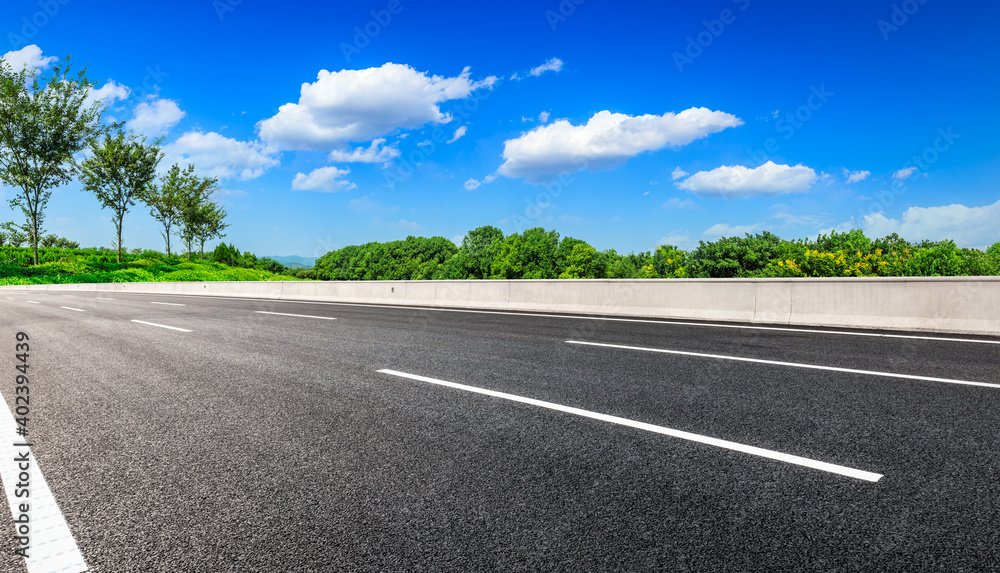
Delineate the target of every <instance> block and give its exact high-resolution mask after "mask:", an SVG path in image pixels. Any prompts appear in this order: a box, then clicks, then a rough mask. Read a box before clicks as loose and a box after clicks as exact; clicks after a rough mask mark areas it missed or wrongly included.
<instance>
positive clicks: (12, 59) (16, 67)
mask: <svg viewBox="0 0 1000 573" xmlns="http://www.w3.org/2000/svg"><path fill="white" fill-rule="evenodd" d="M58 59H59V58H57V57H55V56H43V55H42V49H41V48H39V47H38V46H36V45H35V44H29V45H27V46H25V47H23V48H21V49H20V50H12V51H10V52H7V53H6V54H4V55H3V57H0V60H3V61H4V62H6V63H7V65H9V66H10V68H11V70H13V71H14V72H20V71H21V70H22V69H24V67H25V66H27V67H29V68H38V69H40V70H44V69H45V68H47V67H49V66H51V65H52V64H53V63H55V62H56V61H57V60H58Z"/></svg>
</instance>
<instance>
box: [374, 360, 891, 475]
mask: <svg viewBox="0 0 1000 573" xmlns="http://www.w3.org/2000/svg"><path fill="white" fill-rule="evenodd" d="M379 372H381V373H383V374H389V375H392V376H399V377H401V378H409V379H410V380H418V381H420V382H428V383H430V384H437V385H439V386H447V387H448V388H455V389H457V390H465V391H466V392H474V393H476V394H484V395H486V396H493V397H494V398H502V399H504V400H510V401H512V402H521V403H522V404H531V405H532V406H538V407H540V408H548V409H550V410H556V411H559V412H566V413H567V414H575V415H577V416H583V417H584V418H591V419H594V420H601V421H603V422H611V423H612V424H619V425H622V426H628V427H630V428H636V429H639V430H646V431H647V432H654V433H657V434H663V435H665V436H671V437H674V438H680V439H682V440H688V441H691V442H698V443H699V444H707V445H709V446H716V447H719V448H724V449H727V450H733V451H736V452H742V453H744V454H750V455H753V456H760V457H762V458H768V459H771V460H777V461H779V462H785V463H789V464H795V465H797V466H804V467H807V468H812V469H816V470H821V471H825V472H830V473H835V474H839V475H842V476H847V477H852V478H856V479H861V480H865V481H870V482H877V481H878V480H880V479H881V478H882V474H877V473H873V472H867V471H864V470H858V469H854V468H849V467H846V466H838V465H836V464H830V463H827V462H820V461H817V460H812V459H809V458H803V457H801V456H793V455H791V454H784V453H781V452H776V451H774V450H766V449H764V448H758V447H756V446H748V445H745V444H739V443H736V442H730V441H728V440H720V439H718V438H712V437H709V436H702V435H700V434H692V433H690V432H684V431H682V430H674V429H673V428H665V427H663V426H656V425H653V424H647V423H645V422H636V421H635V420H629V419H627V418H619V417H618V416H611V415H608V414H600V413H598V412H591V411H590V410H581V409H580V408H573V407H572V406H563V405H561V404H555V403H552V402H545V401H543V400H535V399H534V398H525V397H523V396H517V395H514V394H507V393H506V392H497V391H495V390H487V389H485V388H477V387H475V386H466V385H465V384H456V383H454V382H446V381H444V380H438V379H436V378H428V377H426V376H419V375H416V374H407V373H406V372H399V371H397V370H387V369H383V370H379Z"/></svg>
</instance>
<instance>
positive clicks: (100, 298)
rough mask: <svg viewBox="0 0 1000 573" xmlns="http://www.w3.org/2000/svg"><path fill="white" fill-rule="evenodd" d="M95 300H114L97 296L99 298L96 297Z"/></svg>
mask: <svg viewBox="0 0 1000 573" xmlns="http://www.w3.org/2000/svg"><path fill="white" fill-rule="evenodd" d="M97 300H115V299H113V298H105V297H103V296H99V297H97Z"/></svg>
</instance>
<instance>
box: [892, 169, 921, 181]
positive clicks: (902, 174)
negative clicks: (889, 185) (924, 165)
mask: <svg viewBox="0 0 1000 573" xmlns="http://www.w3.org/2000/svg"><path fill="white" fill-rule="evenodd" d="M916 170H917V168H916V167H905V168H903V169H900V170H899V171H897V172H895V173H893V174H892V176H893V177H895V178H896V179H899V180H900V181H902V180H904V179H909V178H910V175H913V172H914V171H916Z"/></svg>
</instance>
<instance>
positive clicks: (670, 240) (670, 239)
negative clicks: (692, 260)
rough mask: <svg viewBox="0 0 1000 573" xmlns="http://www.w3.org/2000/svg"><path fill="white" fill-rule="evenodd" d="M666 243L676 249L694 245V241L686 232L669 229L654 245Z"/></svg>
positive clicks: (664, 244) (688, 247)
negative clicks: (668, 232)
mask: <svg viewBox="0 0 1000 573" xmlns="http://www.w3.org/2000/svg"><path fill="white" fill-rule="evenodd" d="M666 245H670V246H674V247H677V248H678V249H690V248H692V247H694V241H692V240H691V237H690V236H689V235H688V234H687V232H684V231H671V232H670V234H668V235H667V236H666V237H661V238H660V240H659V241H657V242H656V245H654V247H659V246H666Z"/></svg>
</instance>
